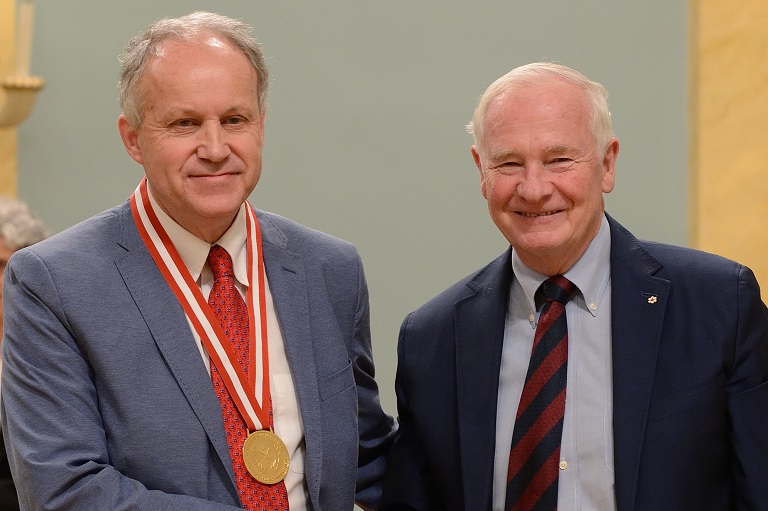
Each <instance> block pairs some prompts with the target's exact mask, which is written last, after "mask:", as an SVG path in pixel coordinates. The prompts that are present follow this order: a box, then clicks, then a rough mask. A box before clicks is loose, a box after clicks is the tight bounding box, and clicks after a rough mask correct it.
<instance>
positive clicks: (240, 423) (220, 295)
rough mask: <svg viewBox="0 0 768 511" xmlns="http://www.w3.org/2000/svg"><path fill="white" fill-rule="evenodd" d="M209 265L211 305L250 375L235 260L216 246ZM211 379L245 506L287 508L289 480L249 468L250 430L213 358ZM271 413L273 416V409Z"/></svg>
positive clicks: (260, 510) (265, 510)
mask: <svg viewBox="0 0 768 511" xmlns="http://www.w3.org/2000/svg"><path fill="white" fill-rule="evenodd" d="M208 266H210V268H211V271H212V272H213V288H212V289H211V294H210V295H209V297H208V305H209V306H210V307H211V309H212V310H213V313H214V315H215V316H216V319H218V320H219V324H221V328H222V329H223V330H224V334H225V335H226V336H227V337H228V338H229V340H230V342H231V343H232V346H233V347H234V349H235V352H236V353H237V363H238V364H239V365H240V366H241V367H242V368H243V370H244V371H245V373H246V374H248V366H249V360H248V348H249V346H248V345H249V327H248V309H247V307H246V305H245V301H244V300H243V297H242V296H241V295H240V293H239V292H238V290H237V288H236V287H235V278H234V271H233V269H232V259H231V258H230V257H229V254H228V253H227V251H226V250H224V249H223V248H221V247H220V246H218V245H215V246H213V247H211V251H210V253H209V254H208ZM211 380H212V381H213V388H214V390H215V391H216V395H218V396H219V401H220V402H221V413H222V415H223V417H224V429H225V432H226V434H227V444H228V445H229V454H230V456H231V457H232V468H233V469H234V471H235V481H236V482H237V492H238V493H239V494H240V502H241V503H242V507H243V509H247V510H248V511H273V510H280V511H285V510H287V509H288V494H287V492H286V490H285V483H284V482H282V481H281V482H279V483H277V484H271V485H267V484H263V483H260V482H258V481H257V480H256V479H254V478H253V476H252V475H251V474H250V473H248V470H247V469H246V468H245V463H243V455H242V447H243V442H245V438H246V436H248V429H247V427H246V425H245V420H244V419H243V417H242V416H241V415H240V412H239V411H238V410H237V407H236V406H235V403H234V402H233V401H232V397H231V396H230V394H229V390H228V389H227V387H226V385H225V384H224V381H223V380H222V378H221V374H220V373H219V370H218V368H217V367H216V366H215V364H214V363H213V361H211ZM269 416H270V419H271V417H272V411H271V410H270V411H269ZM270 426H272V424H270Z"/></svg>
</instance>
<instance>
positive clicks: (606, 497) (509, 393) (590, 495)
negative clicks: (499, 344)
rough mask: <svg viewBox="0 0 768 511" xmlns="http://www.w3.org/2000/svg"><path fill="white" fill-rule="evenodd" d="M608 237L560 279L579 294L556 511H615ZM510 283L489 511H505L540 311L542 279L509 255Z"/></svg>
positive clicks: (604, 229) (604, 227)
mask: <svg viewBox="0 0 768 511" xmlns="http://www.w3.org/2000/svg"><path fill="white" fill-rule="evenodd" d="M610 251H611V235H610V229H609V226H608V221H607V220H606V218H605V217H603V221H602V224H601V226H600V230H599V232H598V234H597V236H596V237H595V238H594V239H593V240H592V242H591V243H590V245H589V247H588V248H587V250H586V252H584V254H583V255H582V256H581V258H580V259H579V260H578V261H577V262H576V264H574V265H573V266H572V267H571V268H570V269H569V270H568V271H567V272H566V273H565V277H566V278H568V279H569V280H570V281H571V282H573V283H574V284H575V285H576V287H577V288H578V292H577V293H576V296H575V297H574V298H573V299H572V300H571V301H570V302H569V303H568V304H567V305H566V308H565V312H566V316H567V320H568V382H567V390H566V403H565V421H564V424H563V440H562V444H561V447H560V477H559V482H558V484H559V486H558V506H557V509H558V511H576V510H579V511H615V509H616V499H615V494H614V471H613V392H612V385H611V381H612V371H611V287H610ZM512 270H513V273H514V278H513V281H512V287H511V289H510V298H509V307H508V309H507V316H506V323H505V326H504V347H503V350H502V357H501V371H500V374H499V395H498V401H497V417H496V453H495V462H494V485H493V488H494V493H493V509H494V511H504V500H505V496H506V487H507V467H508V464H509V451H510V446H511V444H512V431H513V428H514V422H515V415H516V413H517V406H518V403H519V402H520V395H521V394H522V392H523V385H524V384H525V375H526V373H527V371H528V362H529V360H530V357H531V349H532V347H533V336H534V333H535V331H536V322H537V321H538V316H539V311H538V310H536V305H535V302H534V294H535V293H536V290H537V289H538V288H539V286H540V285H541V283H542V282H544V281H545V280H546V279H547V277H548V276H547V275H542V274H540V273H537V272H535V271H533V270H531V269H530V268H528V267H526V266H525V265H524V264H523V263H522V261H521V260H520V258H519V257H518V256H517V255H516V254H515V253H514V251H513V253H512Z"/></svg>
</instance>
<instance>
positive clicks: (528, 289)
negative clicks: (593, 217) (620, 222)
mask: <svg viewBox="0 0 768 511" xmlns="http://www.w3.org/2000/svg"><path fill="white" fill-rule="evenodd" d="M610 263H611V230H610V227H609V225H608V219H607V218H606V217H605V215H603V220H602V222H601V223H600V229H599V230H598V232H597V235H596V236H595V238H594V239H593V240H592V241H591V242H590V244H589V246H588V247H587V250H586V251H585V252H584V254H582V256H581V257H580V258H579V260H578V261H576V263H575V264H574V265H573V266H571V268H570V269H568V271H566V272H565V274H564V276H565V278H567V279H568V280H570V281H571V282H573V283H574V284H575V285H576V287H577V288H578V290H579V295H581V297H582V298H583V300H582V301H581V303H582V304H583V307H585V308H586V310H587V311H589V313H590V314H592V315H593V316H596V315H597V312H598V310H599V309H600V302H601V300H602V299H603V296H604V294H605V290H606V289H607V288H608V280H609V278H610V274H611V272H610ZM512 271H513V274H514V276H515V279H517V280H518V282H519V283H520V287H521V289H522V291H523V294H524V295H525V296H524V299H525V302H526V305H527V307H528V308H529V310H531V311H535V310H536V305H535V301H534V294H535V293H536V290H538V289H539V286H541V283H542V282H544V281H545V280H547V278H548V276H547V275H544V274H541V273H538V272H536V271H533V270H531V269H530V268H528V267H527V266H526V265H525V264H524V263H523V261H521V260H520V257H519V256H518V255H517V253H516V252H515V251H514V250H513V251H512Z"/></svg>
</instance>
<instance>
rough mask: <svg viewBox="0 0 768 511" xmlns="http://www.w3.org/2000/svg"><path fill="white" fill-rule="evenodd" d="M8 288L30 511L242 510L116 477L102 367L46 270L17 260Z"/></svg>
mask: <svg viewBox="0 0 768 511" xmlns="http://www.w3.org/2000/svg"><path fill="white" fill-rule="evenodd" d="M4 282H5V283H4V290H3V303H4V318H5V326H4V330H5V337H4V340H3V343H2V352H3V373H2V398H3V399H2V421H3V434H4V435H5V437H6V445H7V450H8V453H9V463H10V466H11V471H12V473H13V476H14V479H15V480H16V481H18V482H19V484H18V493H19V500H20V504H21V508H22V509H47V510H81V509H82V510H95V509H111V510H121V511H140V510H146V511H150V510H158V509H162V510H166V511H176V510H177V511H189V510H200V511H203V510H205V511H235V510H237V509H239V508H238V507H233V506H230V505H226V504H221V503H216V502H211V501H209V500H205V499H203V498H196V497H192V496H188V495H177V494H171V493H165V492H162V491H157V490H151V489H148V488H147V487H145V486H144V485H143V484H142V483H140V482H139V481H137V480H135V479H131V478H129V477H126V476H124V475H123V474H121V473H120V472H119V471H118V470H117V469H115V467H114V466H113V465H112V464H111V460H110V456H109V453H108V449H107V440H108V439H107V434H106V432H105V428H104V426H103V422H102V418H101V414H100V401H99V394H98V392H97V388H96V385H95V384H94V372H95V371H97V370H98V368H95V367H93V366H92V364H91V361H89V360H88V357H87V354H86V352H85V351H83V349H82V347H81V346H80V345H79V344H78V342H77V338H78V334H79V332H78V331H77V329H76V328H75V327H73V326H72V324H70V322H69V319H68V312H71V311H68V310H65V309H64V307H63V306H62V303H61V301H60V300H59V292H58V290H57V288H56V283H55V282H54V279H53V278H52V277H51V274H50V273H49V270H48V268H47V267H46V264H45V263H44V262H43V261H42V260H41V259H40V258H39V257H38V256H37V255H36V254H34V253H33V252H31V251H29V250H23V251H20V252H17V253H16V254H15V255H14V257H13V258H12V260H11V262H10V264H9V265H8V268H7V269H6V272H5V281H4ZM103 300H109V297H103ZM140 376H141V375H136V377H140ZM168 462H169V464H178V463H183V460H169V461H168Z"/></svg>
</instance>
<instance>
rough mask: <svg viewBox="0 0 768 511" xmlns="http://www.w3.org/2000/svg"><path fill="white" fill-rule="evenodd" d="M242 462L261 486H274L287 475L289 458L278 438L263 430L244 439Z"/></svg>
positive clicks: (286, 450)
mask: <svg viewBox="0 0 768 511" xmlns="http://www.w3.org/2000/svg"><path fill="white" fill-rule="evenodd" d="M243 462H244V463H245V468H247V469H248V472H249V473H250V474H251V475H252V476H253V477H254V479H256V480H257V481H259V482H260V483H263V484H275V483H279V482H280V481H282V480H283V479H284V478H285V476H286V474H287V473H288V465H289V464H290V458H289V456H288V449H287V448H286V447H285V444H284V443H283V441H282V440H280V437H279V436H277V435H275V434H274V433H272V432H271V431H269V430H265V429H263V430H260V431H254V432H253V433H251V434H250V435H248V438H246V439H245V443H243Z"/></svg>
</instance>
